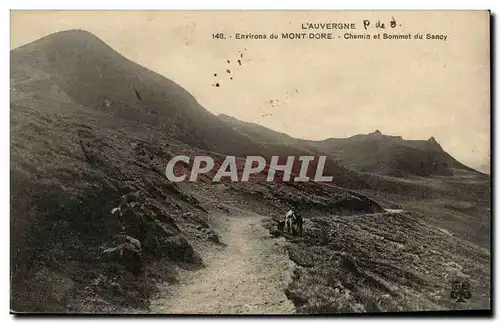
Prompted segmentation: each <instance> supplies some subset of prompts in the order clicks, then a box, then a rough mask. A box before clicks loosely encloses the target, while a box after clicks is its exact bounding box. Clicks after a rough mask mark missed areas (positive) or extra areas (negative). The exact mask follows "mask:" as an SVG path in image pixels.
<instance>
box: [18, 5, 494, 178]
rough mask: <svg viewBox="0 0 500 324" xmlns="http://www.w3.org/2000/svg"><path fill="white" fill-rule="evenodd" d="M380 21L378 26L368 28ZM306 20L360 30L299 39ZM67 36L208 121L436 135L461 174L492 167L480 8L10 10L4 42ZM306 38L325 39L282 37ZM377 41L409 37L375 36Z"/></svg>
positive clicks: (485, 35)
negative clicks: (165, 83) (174, 88)
mask: <svg viewBox="0 0 500 324" xmlns="http://www.w3.org/2000/svg"><path fill="white" fill-rule="evenodd" d="M393 19H394V21H395V22H396V23H395V26H396V27H395V28H391V27H390V21H391V20H393ZM365 20H369V21H370V26H368V29H367V30H364V27H363V21H365ZM377 21H380V22H381V23H384V24H385V28H384V29H382V28H375V25H376V22H377ZM308 22H311V23H349V24H351V23H354V24H355V25H356V29H354V30H338V29H323V30H303V29H302V24H306V23H308ZM69 29H84V30H87V31H89V32H91V33H93V34H94V35H96V36H97V37H99V38H100V39H102V40H103V41H104V42H106V43H107V44H109V45H110V46H111V47H112V48H114V49H115V50H116V51H118V52H119V53H121V54H122V55H124V56H125V57H127V58H129V59H131V60H133V61H135V62H137V63H139V64H141V65H143V66H145V67H147V68H149V69H151V70H153V71H155V72H157V73H160V74H162V75H163V76H165V77H167V78H169V79H171V80H173V81H174V82H176V83H178V84H179V85H181V86H182V87H184V88H185V89H186V90H187V91H189V92H190V93H191V94H193V95H194V96H195V97H196V99H197V100H198V101H199V102H200V104H201V105H202V106H204V107H205V108H206V109H208V110H209V111H211V112H212V113H214V114H220V113H223V114H227V115H230V116H233V117H236V118H238V119H241V120H244V121H249V122H255V123H258V124H261V125H263V126H266V127H269V128H271V129H273V130H276V131H280V132H284V133H287V134H289V135H291V136H294V137H300V138H305V139H312V140H321V139H325V138H331V137H336V138H341V137H349V136H352V135H355V134H360V133H365V134H366V133H370V132H373V131H375V130H376V129H379V130H380V131H381V132H382V133H384V134H389V135H399V136H402V137H403V138H404V139H428V138H430V137H431V136H434V137H435V138H436V140H437V141H438V142H439V143H440V144H441V146H442V147H443V149H445V150H446V151H447V152H449V153H450V154H451V155H453V156H454V157H455V158H457V159H458V160H459V161H461V162H463V163H465V164H467V165H469V166H472V167H475V168H483V167H484V166H489V163H490V150H489V148H490V127H489V126H490V53H489V39H490V35H489V13H488V12H487V11H413V12H412V11H394V12H393V11H378V12H376V11H247V12H244V11H204V12H203V11H189V12H188V11H11V40H10V45H11V48H15V47H18V46H21V45H24V44H27V43H29V42H32V41H34V40H36V39H38V38H41V37H43V36H46V35H49V34H52V33H55V32H58V31H63V30H69ZM302 32H306V33H309V32H319V33H330V34H331V35H332V37H333V39H282V38H281V36H282V33H302ZM218 33H223V34H224V35H225V39H220V38H214V34H218ZM237 33H240V34H248V33H252V34H266V35H267V38H266V39H237V35H236V34H237ZM345 33H351V34H370V35H371V36H372V39H370V40H367V39H345V37H344V34H345ZM377 33H380V35H381V36H383V34H384V33H386V34H398V35H407V34H410V36H411V37H412V39H409V40H407V39H385V40H384V39H379V40H376V39H373V35H375V34H377ZM271 34H276V35H278V37H279V38H278V39H270V38H269V36H270V35H271ZM415 34H420V35H423V39H422V40H418V39H413V37H414V35H415ZM426 34H432V35H444V36H446V40H439V39H426ZM238 59H239V60H240V61H241V65H240V64H239V63H238V61H237V60H238ZM228 60H229V63H228ZM227 70H229V71H230V73H229V72H227ZM215 74H216V75H217V76H215ZM230 78H232V79H230ZM216 83H218V84H219V87H216V86H215V84H216Z"/></svg>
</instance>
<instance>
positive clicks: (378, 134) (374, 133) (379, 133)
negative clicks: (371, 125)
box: [368, 129, 382, 136]
mask: <svg viewBox="0 0 500 324" xmlns="http://www.w3.org/2000/svg"><path fill="white" fill-rule="evenodd" d="M368 136H382V132H381V131H380V130H378V129H376V130H375V131H374V132H373V133H369V134H368Z"/></svg>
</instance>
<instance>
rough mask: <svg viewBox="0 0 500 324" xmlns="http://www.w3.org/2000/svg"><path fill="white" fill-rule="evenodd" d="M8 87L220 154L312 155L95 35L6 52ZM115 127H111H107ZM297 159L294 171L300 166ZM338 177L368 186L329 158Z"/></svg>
mask: <svg viewBox="0 0 500 324" xmlns="http://www.w3.org/2000/svg"><path fill="white" fill-rule="evenodd" d="M11 88H12V89H14V90H15V91H16V92H17V96H21V97H23V99H25V100H28V101H33V100H35V101H36V100H42V101H44V100H45V101H47V100H48V99H47V98H50V100H57V101H58V102H60V103H64V104H76V105H80V106H82V107H85V108H86V109H91V110H94V111H99V112H101V113H103V114H106V115H109V116H110V117H112V118H123V119H125V120H129V121H130V122H132V123H135V124H137V125H148V126H151V127H155V128H156V129H158V130H160V131H163V132H165V133H166V134H167V135H169V136H171V137H172V138H174V139H176V140H179V141H181V142H183V143H185V144H188V145H190V146H192V147H196V148H200V149H203V150H209V151H213V152H217V153H221V154H228V155H237V156H246V155H260V156H264V157H266V159H267V160H268V161H269V160H270V157H271V156H274V155H277V156H280V157H282V159H281V160H284V159H286V156H289V155H293V156H299V155H312V154H311V152H309V151H305V150H304V149H303V148H299V147H292V146H287V145H283V144H284V143H262V142H259V141H256V140H254V139H253V138H252V137H251V136H249V135H248V134H244V133H241V132H239V131H238V130H235V129H234V128H233V127H232V126H231V125H228V124H226V123H224V122H223V121H221V120H220V119H219V118H217V116H215V115H213V114H211V113H210V112H208V111H207V110H206V109H204V108H203V107H202V106H201V105H199V104H198V102H197V101H196V99H195V98H194V97H193V96H192V95H191V94H189V93H188V92H187V91H186V90H184V89H183V88H182V87H180V86H179V85H177V84H176V83H174V82H172V81H171V80H169V79H167V78H165V77H163V76H161V75H159V74H157V73H155V72H153V71H151V70H148V69H146V68H144V67H142V66H140V65H138V64H136V63H134V62H132V61H130V60H128V59H127V58H125V57H123V56H122V55H120V54H119V53H117V52H116V51H114V50H113V49H112V48H111V47H109V46H108V45H107V44H105V43H104V42H102V41H101V40H100V39H98V38H97V37H95V36H94V35H92V34H90V33H88V32H85V31H81V30H70V31H65V32H60V33H56V34H52V35H49V36H46V37H44V38H42V39H40V40H37V41H35V42H33V43H30V44H27V45H25V46H22V47H20V48H17V49H14V50H12V51H11ZM110 127H113V125H110ZM298 168H299V166H298V165H297V166H296V167H295V169H294V171H295V172H298V171H299V169H298ZM325 172H326V173H328V174H329V175H333V176H334V177H335V183H336V184H338V185H341V186H348V187H352V188H361V187H366V184H365V183H364V181H362V179H361V178H360V177H359V176H357V175H356V174H355V173H353V172H351V171H348V170H346V169H345V168H343V167H340V166H338V165H337V164H336V163H335V162H333V161H332V160H330V161H328V162H327V164H326V167H325Z"/></svg>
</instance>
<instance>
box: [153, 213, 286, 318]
mask: <svg viewBox="0 0 500 324" xmlns="http://www.w3.org/2000/svg"><path fill="white" fill-rule="evenodd" d="M261 219H262V217H261V216H258V215H255V214H251V215H244V216H243V215H238V216H234V217H229V216H226V217H225V218H224V219H223V220H221V221H219V224H220V225H219V228H217V231H218V233H219V235H220V237H221V242H222V243H224V244H226V245H227V246H226V247H223V248H221V249H219V250H217V251H211V252H204V255H203V257H204V260H205V263H206V265H207V267H206V268H203V269H201V270H199V271H195V272H189V271H185V272H183V273H181V274H180V277H181V278H180V283H179V284H177V285H174V286H170V287H167V286H165V287H164V288H163V291H162V293H161V294H160V296H161V297H160V298H157V299H155V300H153V301H152V303H151V310H152V311H153V312H154V313H175V314H180V313H184V314H186V313H189V314H200V313H211V314H214V313H217V314H238V313H239V314H241V313H243V314H289V313H293V312H294V310H295V308H294V306H293V304H292V302H291V301H289V300H288V299H287V297H286V296H285V294H284V289H285V288H286V286H287V285H288V283H289V282H290V281H291V273H292V267H293V263H292V262H291V261H290V260H289V259H288V256H287V254H286V251H285V250H284V241H283V239H282V238H280V239H274V238H272V237H271V236H270V235H269V232H268V231H267V230H266V229H264V228H263V227H262V225H261Z"/></svg>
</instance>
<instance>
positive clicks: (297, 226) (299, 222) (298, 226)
mask: <svg viewBox="0 0 500 324" xmlns="http://www.w3.org/2000/svg"><path fill="white" fill-rule="evenodd" d="M303 223H304V220H303V218H302V216H300V215H299V214H298V213H296V212H294V211H293V210H292V209H290V210H289V211H288V212H287V213H286V214H285V226H284V228H283V229H284V231H285V232H286V233H290V234H292V235H299V236H302V235H303Z"/></svg>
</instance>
